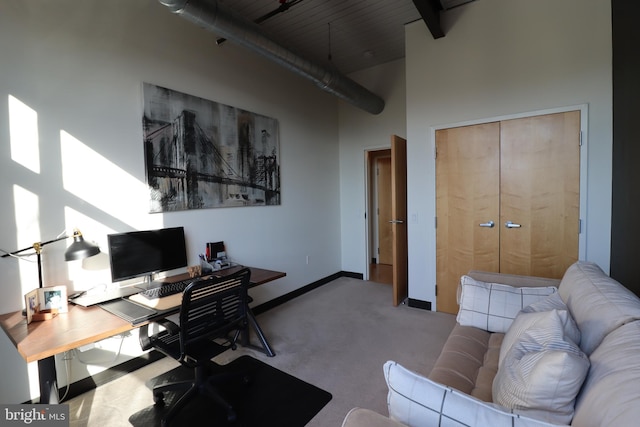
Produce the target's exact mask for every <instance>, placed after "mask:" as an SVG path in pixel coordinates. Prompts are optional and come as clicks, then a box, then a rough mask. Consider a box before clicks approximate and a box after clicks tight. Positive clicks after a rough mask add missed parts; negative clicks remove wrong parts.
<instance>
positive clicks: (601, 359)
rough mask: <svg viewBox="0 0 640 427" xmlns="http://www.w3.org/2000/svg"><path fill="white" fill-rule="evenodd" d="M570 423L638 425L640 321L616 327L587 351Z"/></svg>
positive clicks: (584, 426) (584, 425)
mask: <svg viewBox="0 0 640 427" xmlns="http://www.w3.org/2000/svg"><path fill="white" fill-rule="evenodd" d="M590 360H591V368H590V369H589V375H588V376H587V379H586V381H585V382H584V385H583V386H582V390H581V391H580V394H579V395H578V399H577V400H576V412H575V416H574V418H573V422H572V425H574V426H580V427H596V426H598V427H604V426H634V425H639V424H640V321H636V322H631V323H628V324H626V325H624V326H621V327H619V328H618V329H616V330H615V331H613V332H611V333H610V334H609V335H607V336H606V338H604V340H603V341H602V344H601V345H600V346H598V348H597V349H596V350H595V351H594V352H593V353H592V354H591V357H590Z"/></svg>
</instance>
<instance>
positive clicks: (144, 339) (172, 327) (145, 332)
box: [138, 319, 180, 350]
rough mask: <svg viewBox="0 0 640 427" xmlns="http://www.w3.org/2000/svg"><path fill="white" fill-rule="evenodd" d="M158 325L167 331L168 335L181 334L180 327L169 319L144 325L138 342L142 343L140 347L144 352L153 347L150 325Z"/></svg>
mask: <svg viewBox="0 0 640 427" xmlns="http://www.w3.org/2000/svg"><path fill="white" fill-rule="evenodd" d="M153 323H156V324H158V325H160V326H162V327H163V328H165V329H166V333H167V334H169V335H176V334H179V333H180V326H178V325H176V324H175V323H173V322H172V321H171V320H169V319H158V320H154V321H153V322H151V323H147V324H146V325H142V326H141V327H140V332H139V334H138V340H139V341H140V347H141V348H142V350H149V349H150V348H151V347H152V346H151V338H150V337H149V325H150V324H153Z"/></svg>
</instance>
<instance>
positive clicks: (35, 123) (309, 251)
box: [0, 0, 342, 403]
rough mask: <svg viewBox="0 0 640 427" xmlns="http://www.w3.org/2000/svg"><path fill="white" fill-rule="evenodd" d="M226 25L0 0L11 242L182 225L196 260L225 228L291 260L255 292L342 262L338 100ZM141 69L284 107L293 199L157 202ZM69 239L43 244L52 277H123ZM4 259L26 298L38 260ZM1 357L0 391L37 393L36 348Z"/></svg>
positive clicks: (8, 276)
mask: <svg viewBox="0 0 640 427" xmlns="http://www.w3.org/2000/svg"><path fill="white" fill-rule="evenodd" d="M215 38H216V36H215V35H214V34H212V33H208V32H206V31H204V30H202V29H200V28H198V27H196V26H195V25H193V24H191V23H189V22H187V21H186V20H184V19H182V18H180V17H178V16H175V15H172V14H171V13H170V12H169V10H168V9H167V8H165V7H164V6H162V5H161V4H159V3H158V2H157V1H156V0H138V1H130V0H110V1H104V0H100V1H97V0H90V1H89V0H86V1H76V0H64V1H63V0H60V1H55V2H52V1H50V2H43V1H39V0H29V1H20V2H1V3H0V57H1V58H2V61H1V62H0V141H1V144H0V200H2V201H3V203H2V206H1V207H0V211H1V212H2V215H1V216H0V248H2V249H3V250H6V251H11V250H15V249H17V248H22V247H26V246H29V245H31V244H32V243H33V242H34V241H39V240H48V239H50V238H53V237H55V236H56V235H58V233H60V232H61V231H62V230H63V229H65V228H66V229H71V228H73V227H78V228H80V229H81V230H82V231H83V233H84V234H85V236H86V237H87V238H88V239H89V240H94V241H96V242H97V243H99V244H100V246H101V247H102V249H103V250H106V235H107V234H108V233H110V232H121V231H129V230H134V229H150V228H157V227H163V226H178V225H181V226H184V227H185V230H186V237H187V244H188V253H189V261H190V263H191V264H195V263H197V260H198V258H197V254H198V253H201V252H203V251H204V245H205V243H206V242H208V241H216V240H224V241H225V242H226V244H227V249H228V252H229V254H230V255H231V256H232V257H233V258H234V259H235V260H236V261H238V262H240V263H245V264H247V265H252V266H256V267H263V268H269V269H276V270H282V271H285V272H287V277H285V278H283V279H280V280H278V281H276V282H273V283H270V284H268V285H265V286H261V287H259V288H256V289H255V290H252V292H251V293H252V296H253V297H254V299H255V304H259V303H262V302H265V301H268V300H270V299H273V298H274V297H277V296H280V295H283V294H285V293H287V292H290V291H292V290H295V289H297V288H299V287H301V286H304V285H306V284H309V283H311V282H314V281H316V280H319V279H321V278H323V277H326V276H328V275H331V274H333V273H336V272H338V271H340V270H341V269H342V265H341V255H340V246H339V244H338V243H337V242H339V241H340V210H339V202H340V196H339V184H340V183H339V173H340V169H339V163H338V155H339V151H338V117H337V113H336V111H337V104H338V101H337V100H336V98H334V97H332V96H331V95H328V94H326V93H324V92H322V91H320V90H318V89H317V88H316V87H315V86H314V85H313V84H312V83H309V82H308V81H306V80H303V79H301V78H300V77H298V76H296V75H294V74H292V73H291V72H289V71H286V70H283V69H282V68H281V67H279V66H277V65H275V64H272V63H271V62H268V61H266V60H264V59H261V58H259V57H257V56H256V55H254V54H252V53H249V52H247V51H245V50H243V49H241V48H238V47H236V46H234V45H233V44H232V43H230V42H228V43H226V44H225V45H224V46H223V47H218V46H217V45H216V44H215ZM142 82H150V83H154V84H158V85H161V86H164V87H168V88H171V89H175V90H178V91H182V92H185V93H189V94H193V95H197V96H200V97H203V98H206V99H210V100H213V101H217V102H221V103H224V104H228V105H232V106H235V107H240V108H243V109H246V110H249V111H253V112H256V113H260V114H264V115H267V116H270V117H274V118H277V119H278V120H279V124H280V156H281V157H280V166H281V177H282V181H281V187H282V204H281V205H280V206H269V207H247V208H224V209H206V210H194V211H183V212H174V213H167V214H148V213H147V207H148V200H147V191H146V188H145V184H144V183H145V175H144V160H143V144H142V128H141V122H142V109H141V106H142V101H141V83H142ZM19 112H22V113H23V114H22V115H21V116H20V118H19V116H18V113H19ZM10 122H11V126H10ZM18 131H20V132H21V135H19V132H18ZM21 149H22V151H21ZM25 149H26V151H24V150H25ZM20 152H22V155H20V154H19V153H20ZM82 172H85V173H86V174H87V176H85V177H83V178H82V179H79V178H78V177H77V175H74V174H79V173H82ZM64 250H65V244H64V243H57V244H52V245H49V246H47V247H46V248H45V250H44V257H43V260H44V278H45V283H46V285H54V284H56V285H57V284H67V285H69V288H70V289H87V288H89V287H92V286H95V285H97V284H103V283H109V282H110V278H109V277H110V276H109V271H108V270H104V269H103V270H84V269H82V268H81V266H80V265H79V263H78V262H72V263H65V262H64V261H63V257H62V254H63V252H64ZM307 255H308V256H309V264H307V263H306V257H307ZM91 260H93V258H92V259H91ZM104 260H105V258H104V255H103V256H102V259H98V261H103V262H104ZM0 263H1V268H2V275H0V292H1V295H2V297H1V298H0V313H5V312H9V311H14V310H19V309H21V308H22V307H23V294H24V293H26V292H27V291H29V290H31V289H33V288H35V287H37V273H36V266H35V264H33V263H29V262H24V261H18V260H15V259H9V258H3V259H2V260H1V261H0ZM0 360H2V365H3V367H2V375H0V402H3V403H19V402H22V401H25V400H27V399H30V398H32V397H34V396H37V395H38V390H37V383H36V382H34V380H35V378H36V376H35V375H34V373H35V372H36V368H35V364H30V365H29V366H27V364H26V363H25V362H24V361H23V360H22V359H21V358H20V356H19V355H18V353H17V351H16V349H15V347H13V345H12V344H11V343H10V342H9V340H8V338H7V337H6V336H5V334H4V333H3V334H0ZM61 371H62V369H61V367H60V366H59V376H60V373H61ZM27 377H29V381H28V380H27Z"/></svg>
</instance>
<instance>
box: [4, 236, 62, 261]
mask: <svg viewBox="0 0 640 427" xmlns="http://www.w3.org/2000/svg"><path fill="white" fill-rule="evenodd" d="M68 238H69V236H67V235H66V234H65V235H64V236H62V237H56V238H55V239H53V240H47V241H46V242H36V243H34V244H33V245H31V246H28V247H26V248H23V249H19V250H17V251H13V252H8V253H6V254H3V255H2V258H6V257H9V256H14V255H18V254H21V253H22V252H24V251H28V250H30V249H34V250H35V251H36V254H37V253H40V251H41V250H42V247H43V246H46V245H48V244H49V243H54V242H59V241H60V240H64V239H68Z"/></svg>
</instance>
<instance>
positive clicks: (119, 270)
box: [107, 227, 187, 282]
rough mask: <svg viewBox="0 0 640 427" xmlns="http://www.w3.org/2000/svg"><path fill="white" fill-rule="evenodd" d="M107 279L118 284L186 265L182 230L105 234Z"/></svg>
mask: <svg viewBox="0 0 640 427" xmlns="http://www.w3.org/2000/svg"><path fill="white" fill-rule="evenodd" d="M107 240H108V246H109V261H110V264H111V279H112V280H113V281H114V282H119V281H122V280H126V279H133V278H136V277H143V276H150V277H149V278H150V281H151V280H152V279H153V274H155V273H160V272H163V271H168V270H174V269H177V268H182V267H186V266H187V249H186V245H185V239H184V228H183V227H174V228H162V229H159V230H147V231H131V232H127V233H117V234H109V235H108V236H107Z"/></svg>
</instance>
